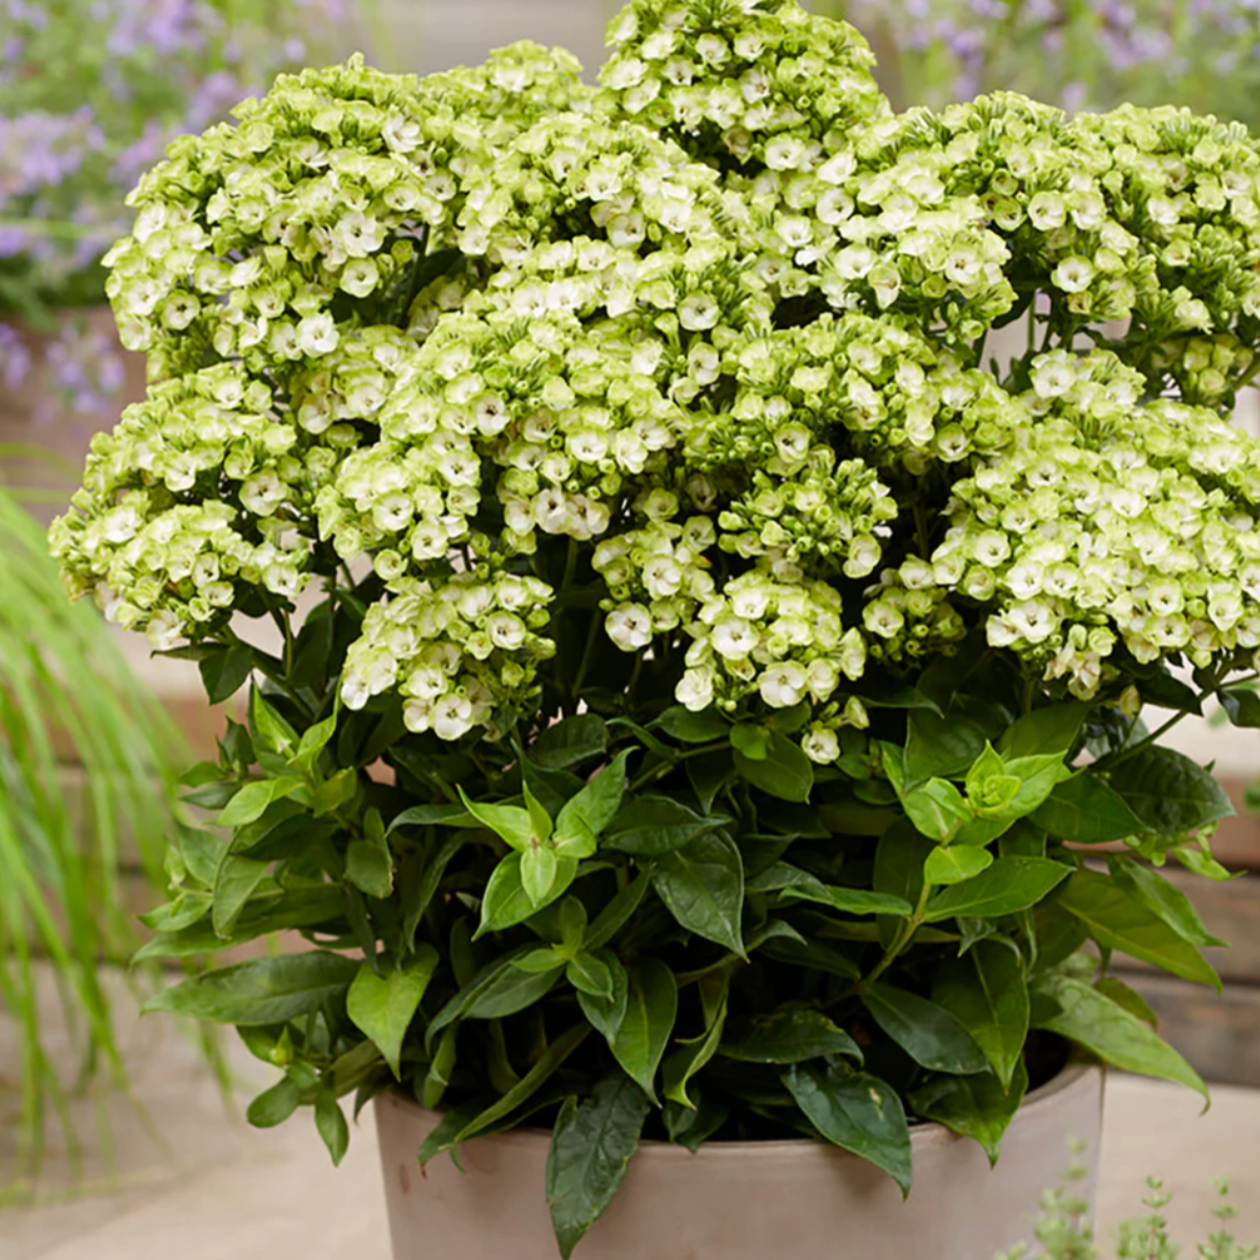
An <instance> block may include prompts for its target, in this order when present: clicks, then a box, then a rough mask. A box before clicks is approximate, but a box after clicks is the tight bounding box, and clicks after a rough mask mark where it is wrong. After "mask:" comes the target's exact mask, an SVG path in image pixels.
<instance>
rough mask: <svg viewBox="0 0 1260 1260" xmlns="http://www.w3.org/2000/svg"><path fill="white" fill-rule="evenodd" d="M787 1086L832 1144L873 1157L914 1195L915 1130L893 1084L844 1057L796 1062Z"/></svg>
mask: <svg viewBox="0 0 1260 1260" xmlns="http://www.w3.org/2000/svg"><path fill="white" fill-rule="evenodd" d="M783 1084H784V1085H785V1086H786V1087H787V1089H788V1092H789V1093H790V1094H791V1095H792V1097H793V1098H795V1099H796V1104H797V1106H798V1107H800V1109H801V1111H803V1112H804V1113H805V1116H806V1118H807V1119H808V1120H809V1121H810V1123H811V1124H813V1126H814V1127H815V1128H816V1129H817V1130H818V1132H819V1133H821V1134H822V1136H823V1137H824V1138H826V1140H827V1141H828V1142H831V1143H832V1144H833V1145H835V1146H839V1147H841V1148H842V1149H843V1150H846V1151H851V1152H852V1153H853V1154H854V1155H860V1156H861V1157H862V1158H863V1159H867V1160H869V1161H870V1162H871V1163H872V1164H874V1165H875V1167H876V1168H879V1169H881V1170H882V1171H883V1172H886V1173H887V1174H888V1175H889V1176H890V1177H892V1178H893V1180H894V1181H896V1183H897V1184H898V1185H899V1186H900V1187H901V1191H902V1193H903V1194H909V1193H910V1178H911V1168H910V1128H909V1126H908V1125H907V1123H906V1113H905V1110H904V1109H903V1107H902V1105H901V1099H900V1098H899V1097H898V1096H897V1091H896V1090H895V1089H893V1088H892V1086H891V1085H888V1084H886V1083H885V1082H884V1081H881V1080H880V1079H879V1078H878V1077H876V1076H870V1075H868V1074H867V1073H865V1072H859V1071H857V1070H856V1069H854V1068H852V1067H850V1066H849V1065H848V1064H847V1063H845V1062H844V1061H843V1060H841V1059H831V1060H827V1061H824V1062H821V1063H819V1062H813V1063H799V1064H795V1065H794V1066H792V1067H790V1068H788V1069H787V1071H786V1072H784V1074H783Z"/></svg>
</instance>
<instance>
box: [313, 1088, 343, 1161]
mask: <svg viewBox="0 0 1260 1260" xmlns="http://www.w3.org/2000/svg"><path fill="white" fill-rule="evenodd" d="M315 1128H316V1129H317V1130H318V1131H319V1136H320V1137H321V1138H323V1139H324V1145H325V1146H326V1147H327V1148H328V1153H329V1154H330V1155H331V1156H332V1162H333V1164H334V1166H335V1165H337V1164H340V1163H341V1161H342V1160H343V1159H345V1157H346V1150H347V1148H348V1147H349V1146H350V1126H349V1125H348V1124H347V1123H346V1113H345V1112H344V1111H342V1110H341V1104H340V1103H339V1102H338V1101H337V1099H336V1096H335V1095H334V1094H333V1092H332V1090H330V1089H321V1090H320V1092H319V1093H318V1094H316V1095H315Z"/></svg>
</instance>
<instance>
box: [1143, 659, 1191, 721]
mask: <svg viewBox="0 0 1260 1260" xmlns="http://www.w3.org/2000/svg"><path fill="white" fill-rule="evenodd" d="M1137 689H1138V695H1140V696H1141V697H1142V702H1143V703H1144V704H1153V705H1155V706H1156V707H1157V708H1160V709H1175V710H1176V711H1177V712H1178V713H1202V712H1203V706H1202V704H1201V703H1200V700H1199V696H1198V693H1197V692H1196V691H1195V690H1194V689H1193V688H1192V687H1187V686H1186V684H1185V683H1183V682H1182V681H1181V680H1180V679H1177V678H1174V677H1173V676H1172V675H1171V674H1169V673H1167V672H1166V671H1165V670H1163V669H1160V670H1158V671H1156V672H1155V673H1153V674H1151V675H1150V676H1149V677H1146V678H1139V679H1138V680H1137Z"/></svg>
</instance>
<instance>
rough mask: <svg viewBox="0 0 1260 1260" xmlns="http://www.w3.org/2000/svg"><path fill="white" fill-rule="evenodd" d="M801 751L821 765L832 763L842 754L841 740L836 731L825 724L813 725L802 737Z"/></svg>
mask: <svg viewBox="0 0 1260 1260" xmlns="http://www.w3.org/2000/svg"><path fill="white" fill-rule="evenodd" d="M801 751H802V752H804V754H805V755H806V756H807V757H808V758H809V759H810V761H813V762H817V763H818V764H819V765H824V766H825V765H830V764H831V763H832V762H833V761H835V760H837V758H839V756H840V741H839V739H837V737H836V733H835V731H832V730H828V729H827V728H826V727H825V726H812V727H810V729H809V730H808V731H806V732H805V734H804V736H803V737H802V739H801Z"/></svg>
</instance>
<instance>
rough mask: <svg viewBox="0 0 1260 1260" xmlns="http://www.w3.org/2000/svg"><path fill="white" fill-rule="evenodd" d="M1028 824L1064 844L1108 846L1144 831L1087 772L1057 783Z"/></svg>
mask: <svg viewBox="0 0 1260 1260" xmlns="http://www.w3.org/2000/svg"><path fill="white" fill-rule="evenodd" d="M1032 821H1033V822H1034V823H1035V824H1036V825H1037V826H1038V827H1043V828H1045V830H1046V831H1048V832H1049V833H1050V834H1051V835H1052V836H1054V837H1055V838H1056V839H1058V840H1063V841H1065V842H1067V843H1068V844H1110V843H1111V842H1112V841H1113V840H1123V839H1125V838H1126V837H1128V836H1132V835H1135V834H1136V833H1137V832H1139V831H1142V830H1144V828H1143V826H1142V820H1141V819H1140V818H1138V816H1137V815H1136V814H1135V813H1134V812H1133V810H1131V809H1130V808H1129V806H1128V804H1127V803H1126V802H1125V799H1124V797H1122V796H1121V795H1120V794H1119V793H1118V792H1116V791H1115V790H1114V789H1113V788H1112V787H1111V786H1109V785H1108V784H1106V783H1104V782H1103V781H1102V779H1100V778H1099V777H1098V776H1097V775H1096V774H1092V773H1091V772H1090V771H1089V770H1080V771H1078V772H1077V773H1076V774H1074V775H1073V776H1072V777H1071V778H1070V779H1064V780H1063V782H1062V783H1059V784H1057V785H1056V786H1055V789H1054V791H1053V792H1051V793H1050V795H1049V796H1048V797H1047V798H1046V799H1045V801H1044V802H1042V804H1041V805H1040V806H1039V807H1038V808H1037V809H1036V810H1035V811H1034V812H1033V814H1032Z"/></svg>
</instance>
